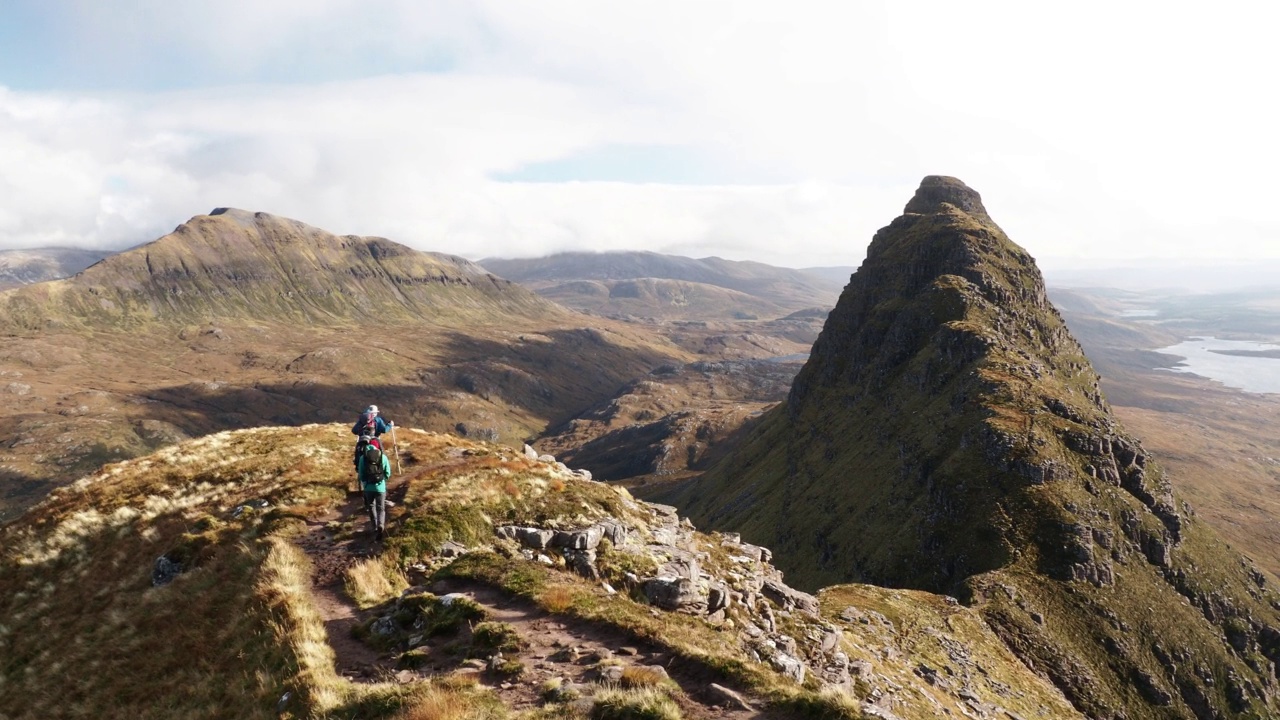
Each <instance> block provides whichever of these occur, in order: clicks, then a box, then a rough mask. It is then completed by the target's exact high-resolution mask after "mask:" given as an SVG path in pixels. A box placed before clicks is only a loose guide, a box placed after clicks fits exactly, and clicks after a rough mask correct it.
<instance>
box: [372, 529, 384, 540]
mask: <svg viewBox="0 0 1280 720" xmlns="http://www.w3.org/2000/svg"><path fill="white" fill-rule="evenodd" d="M373 539H374V540H379V541H380V540H382V528H378V529H377V530H374V531H373Z"/></svg>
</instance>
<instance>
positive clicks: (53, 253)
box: [0, 248, 113, 290]
mask: <svg viewBox="0 0 1280 720" xmlns="http://www.w3.org/2000/svg"><path fill="white" fill-rule="evenodd" d="M111 254H113V253H112V252H109V251H105V250H84V249H80V248H34V249H30V250H0V290H8V289H9V288H15V287H20V286H22V285H30V284H31V283H38V282H44V281H46V280H57V279H59V278H64V277H70V276H72V275H75V274H76V273H78V272H80V271H81V270H84V269H85V268H87V267H89V266H90V265H92V264H94V263H96V262H98V261H99V260H101V259H102V258H104V257H107V256H108V255H111Z"/></svg>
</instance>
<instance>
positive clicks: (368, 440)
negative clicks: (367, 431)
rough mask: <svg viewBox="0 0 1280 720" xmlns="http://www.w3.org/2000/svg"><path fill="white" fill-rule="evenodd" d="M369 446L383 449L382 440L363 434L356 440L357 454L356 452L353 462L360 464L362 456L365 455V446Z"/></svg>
mask: <svg viewBox="0 0 1280 720" xmlns="http://www.w3.org/2000/svg"><path fill="white" fill-rule="evenodd" d="M368 447H376V448H378V449H379V450H381V449H382V441H381V440H379V439H378V438H376V437H372V436H370V435H361V436H360V439H359V440H358V441H356V454H355V457H353V458H351V462H352V463H353V464H355V465H357V466H359V463H360V456H361V455H364V451H365V448H368Z"/></svg>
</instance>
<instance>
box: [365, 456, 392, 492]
mask: <svg viewBox="0 0 1280 720" xmlns="http://www.w3.org/2000/svg"><path fill="white" fill-rule="evenodd" d="M356 472H357V473H359V475H360V485H361V487H362V488H363V489H364V490H366V491H371V492H386V491H387V478H389V477H391V461H390V460H388V459H387V454H386V453H382V472H381V473H379V472H378V468H376V467H375V468H368V469H367V470H366V468H365V462H364V455H361V456H360V459H359V460H358V461H357V462H356Z"/></svg>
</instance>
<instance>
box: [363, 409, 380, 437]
mask: <svg viewBox="0 0 1280 720" xmlns="http://www.w3.org/2000/svg"><path fill="white" fill-rule="evenodd" d="M377 429H378V413H371V412H367V413H361V415H360V434H361V435H369V436H373V435H375V434H376V433H375V432H374V431H376V430H377Z"/></svg>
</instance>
